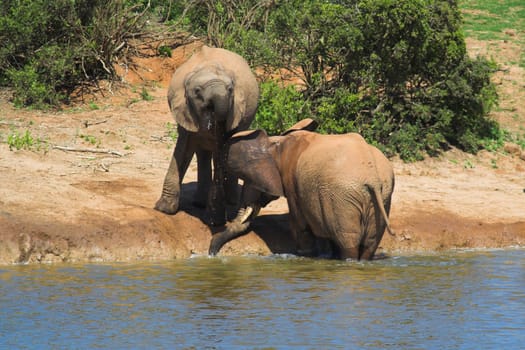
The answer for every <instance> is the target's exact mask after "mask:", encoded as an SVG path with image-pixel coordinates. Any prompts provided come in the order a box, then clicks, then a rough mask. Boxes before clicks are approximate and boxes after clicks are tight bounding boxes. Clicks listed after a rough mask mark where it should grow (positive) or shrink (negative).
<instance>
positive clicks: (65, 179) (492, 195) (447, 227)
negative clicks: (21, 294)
mask: <svg viewBox="0 0 525 350" xmlns="http://www.w3.org/2000/svg"><path fill="white" fill-rule="evenodd" d="M468 44H469V47H471V48H473V49H472V50H471V52H474V53H477V52H480V53H484V52H483V50H484V49H485V48H486V45H485V44H484V43H479V42H473V41H470V42H469V43H468ZM191 49H192V47H186V48H184V49H182V48H180V49H178V50H175V51H174V54H173V58H149V59H137V60H136V61H135V63H136V66H135V71H131V70H126V69H124V68H125V67H122V71H121V72H122V77H123V80H125V81H126V83H127V84H129V85H128V88H124V89H123V88H119V89H116V88H113V93H109V94H108V93H106V94H105V97H103V96H101V95H100V94H99V95H97V97H96V99H95V100H92V102H91V104H88V103H86V104H79V105H78V107H76V108H73V109H68V110H67V111H66V112H59V113H49V112H48V113H44V112H38V111H31V110H19V109H15V108H13V106H12V105H11V104H10V103H9V101H8V97H9V95H8V94H7V93H5V94H4V95H2V96H0V140H2V141H4V142H2V143H0V264H11V263H18V262H23V263H25V262H30V263H33V262H62V261H135V260H165V259H174V258H185V257H188V256H190V255H191V254H205V253H206V252H207V249H208V244H209V241H210V238H211V235H212V233H213V232H212V230H210V228H209V227H208V226H207V225H206V219H205V213H204V212H203V211H202V210H198V209H196V208H193V207H192V206H191V205H190V201H191V195H192V192H193V190H194V188H195V180H196V165H195V163H192V165H191V166H190V169H189V171H188V174H187V175H186V178H185V181H184V182H185V184H184V187H183V199H182V210H181V211H180V212H179V213H178V214H176V215H174V216H168V215H164V214H162V213H159V212H156V211H155V210H153V209H152V208H153V205H154V203H155V201H156V200H157V198H158V196H159V195H160V191H161V188H162V182H163V179H164V175H165V172H166V169H167V167H168V164H169V159H170V156H171V153H172V150H173V147H174V144H173V141H172V140H171V139H170V138H169V137H168V127H167V123H173V120H172V117H171V116H170V113H169V111H168V106H167V103H166V98H165V94H166V85H167V83H168V81H169V78H170V76H171V74H172V73H173V71H174V70H175V68H176V67H177V65H178V64H180V62H181V61H182V60H183V57H186V56H187V55H188V54H189V53H190V52H191ZM509 50H510V52H511V53H512V54H514V51H513V50H512V49H509ZM514 50H518V51H519V48H517V49H516V48H514ZM495 79H496V81H497V82H498V84H499V85H498V88H499V92H500V95H502V103H501V108H499V109H498V110H497V111H496V112H495V113H494V115H493V116H494V117H495V118H497V119H498V120H500V121H501V122H502V123H504V125H506V126H508V127H509V128H510V129H512V130H522V129H520V128H523V125H525V123H524V121H525V111H524V110H523V108H524V107H523V103H522V102H523V101H524V100H525V92H524V90H525V85H524V82H525V79H524V73H523V69H522V68H520V67H517V66H512V67H509V68H508V69H506V70H503V71H502V72H500V73H498V75H497V76H496V77H495ZM142 87H145V89H146V91H148V93H149V94H150V95H151V96H152V97H153V100H151V101H146V100H143V99H142V98H141V97H140V93H141V91H142ZM109 90H110V89H109V88H108V87H106V91H109ZM86 98H87V97H86ZM86 101H87V100H86ZM520 102H521V104H520ZM26 130H29V131H30V133H31V135H32V136H33V137H34V138H35V139H36V138H41V139H42V140H44V141H45V142H41V143H40V146H41V148H40V150H37V147H36V146H34V147H33V149H32V150H10V149H9V147H8V145H7V144H6V143H5V141H6V139H7V136H8V135H9V134H12V133H13V132H15V131H18V132H20V133H23V132H25V131H26ZM55 146H63V147H67V148H69V149H70V150H61V149H58V148H55ZM81 150H83V151H85V150H92V151H93V150H94V151H96V152H80V151H81ZM507 151H508V152H496V153H488V152H482V153H480V154H479V155H477V156H473V155H468V154H464V153H462V152H460V151H458V150H452V151H449V152H447V153H445V154H443V155H442V156H441V157H439V158H429V159H426V160H424V161H422V162H418V163H413V164H406V163H403V162H402V161H399V160H393V162H394V167H395V173H396V188H395V191H394V196H393V202H392V211H391V216H390V217H391V223H392V226H393V229H394V230H395V231H396V232H397V235H396V237H390V236H388V234H385V237H384V239H383V241H382V243H381V246H380V249H379V251H378V252H379V253H383V254H386V255H396V254H407V253H409V254H410V253H414V252H422V251H425V252H428V251H443V250H449V249H456V248H499V247H510V246H525V161H524V160H522V159H521V158H520V156H521V157H522V158H525V155H524V154H522V151H521V150H519V148H518V149H516V147H508V148H507ZM103 152H106V153H103ZM286 213H287V206H286V201H285V200H284V199H280V200H279V201H276V202H273V203H271V204H270V205H269V206H268V207H267V208H265V209H264V210H263V211H262V214H261V215H260V216H259V217H258V218H257V219H256V220H255V222H254V224H253V227H252V229H253V230H252V232H250V233H249V234H248V235H246V236H243V237H241V238H239V239H238V240H235V241H232V242H230V243H229V244H228V245H226V246H225V247H224V248H223V249H222V251H221V254H225V255H226V254H227V255H241V254H269V253H272V252H274V253H286V252H292V251H293V247H294V243H293V241H292V239H291V238H290V235H289V231H288V226H287V214H286ZM215 230H216V231H217V230H219V229H215Z"/></svg>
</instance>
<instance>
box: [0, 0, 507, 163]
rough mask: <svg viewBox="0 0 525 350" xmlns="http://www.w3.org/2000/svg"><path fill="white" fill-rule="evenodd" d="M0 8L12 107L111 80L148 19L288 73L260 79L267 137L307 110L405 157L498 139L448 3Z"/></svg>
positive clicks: (39, 1) (156, 2) (479, 67)
mask: <svg viewBox="0 0 525 350" xmlns="http://www.w3.org/2000/svg"><path fill="white" fill-rule="evenodd" d="M0 9H1V10H2V12H1V14H0V39H1V40H2V42H6V45H4V46H2V47H1V48H0V82H1V83H2V84H4V85H10V86H13V87H14V88H15V100H14V101H15V104H17V105H20V106H24V105H33V106H37V107H41V106H45V105H48V104H51V105H56V104H58V103H60V102H64V101H67V96H68V93H69V92H70V91H71V90H72V89H73V88H75V87H76V86H78V85H79V84H83V82H85V81H86V80H94V79H98V78H100V77H108V76H109V77H111V76H112V75H114V72H113V71H112V65H111V63H112V62H114V60H115V59H116V58H117V57H119V55H121V54H122V50H123V48H124V47H125V45H127V42H128V41H127V39H128V38H130V37H132V36H133V33H137V31H138V30H139V29H143V28H145V23H146V19H149V20H150V21H155V22H156V23H162V24H163V25H165V26H171V28H175V29H176V30H186V31H190V32H192V33H195V34H196V35H200V36H202V37H204V38H205V40H206V41H207V42H208V43H209V44H211V45H213V46H219V47H225V48H228V49H230V50H232V51H235V52H238V53H239V54H241V55H242V56H244V57H245V58H246V59H247V60H248V61H249V62H250V64H251V65H252V66H253V67H255V66H257V67H260V68H263V69H265V70H266V71H267V72H268V73H276V72H278V71H283V70H284V71H286V72H289V73H290V74H292V75H293V76H294V78H295V80H294V81H296V80H297V79H299V81H300V82H301V83H300V84H297V85H295V86H293V85H290V84H289V83H284V82H282V81H267V82H263V83H262V84H261V91H262V96H261V100H260V104H259V109H258V113H257V116H256V122H255V125H254V127H260V128H264V129H266V130H267V131H268V132H269V133H270V134H276V133H280V132H282V131H284V130H285V129H286V128H288V127H289V126H291V125H292V124H293V123H295V122H296V121H298V120H300V119H303V118H305V117H313V118H315V119H317V120H318V121H319V122H320V131H321V132H326V133H343V132H351V131H356V132H359V133H361V134H362V135H363V136H365V138H366V139H367V140H368V141H369V142H371V143H373V144H375V145H377V146H379V147H380V148H381V149H382V150H383V151H385V152H386V153H387V154H389V155H393V154H399V155H400V156H401V157H402V158H403V159H406V160H416V159H420V158H421V157H422V156H423V155H424V154H425V153H428V154H431V155H435V154H438V153H439V152H440V151H441V150H443V149H446V148H447V147H448V146H449V145H455V146H457V147H460V148H461V149H463V150H466V151H468V152H476V151H478V150H479V149H480V148H481V147H483V146H484V145H485V144H487V143H486V142H485V140H487V139H494V138H497V137H499V136H500V135H501V131H500V129H499V127H498V125H497V124H496V123H494V122H493V121H491V120H490V119H489V118H487V113H488V112H489V111H490V109H491V107H492V106H493V105H494V104H495V103H496V102H497V95H496V91H495V87H494V85H493V84H492V83H491V82H490V76H491V73H492V72H493V71H494V69H495V65H494V64H493V63H492V62H489V61H487V60H486V59H481V58H479V59H471V58H469V57H468V55H467V52H466V48H465V42H464V37H463V30H462V17H461V14H460V11H459V8H458V4H457V1H455V0H418V1H413V0H333V1H323V0H305V1H303V0H301V1H299V0H279V1H257V0H238V1H235V2H233V1H228V0H180V1H160V0H152V1H147V0H127V1H123V0H106V1H102V0H95V1H88V0H76V1H73V0H53V1H44V0H16V1H15V0H5V1H4V2H3V3H2V5H0ZM146 12H147V16H144V14H145V13H146ZM41 28H46V30H44V31H43V30H42V29H41ZM163 52H167V49H165V50H164V51H163ZM164 54H166V53H164ZM268 76H269V75H268Z"/></svg>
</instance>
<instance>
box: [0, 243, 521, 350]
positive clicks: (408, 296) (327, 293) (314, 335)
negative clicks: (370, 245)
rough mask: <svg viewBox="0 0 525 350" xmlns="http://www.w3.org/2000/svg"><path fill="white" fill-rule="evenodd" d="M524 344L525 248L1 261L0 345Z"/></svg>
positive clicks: (394, 346)
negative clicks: (339, 256)
mask: <svg viewBox="0 0 525 350" xmlns="http://www.w3.org/2000/svg"><path fill="white" fill-rule="evenodd" d="M524 343H525V251H524V250H499V251H484V252H458V253H455V254H450V255H445V256H412V257H399V258H390V259H385V260H378V261H373V262H365V263H358V262H342V261H327V260H312V259H303V258H295V257H286V256H273V257H266V258H260V257H245V258H207V257H197V258H193V259H188V260H183V261H174V262H169V263H158V264H116V265H48V266H46V265H44V266H41V265H37V266H9V267H5V266H4V267H0V348H2V349H3V348H11V349H35V348H38V349H45V348H52V349H59V348H81V349H93V348H95V349H96V348H103V349H109V348H134V349H140V348H148V349H151V348H160V349H166V348H178V349H179V348H180V349H184V348H195V349H202V348H209V349H214V348H217V349H229V348H232V347H238V348H249V349H253V348H257V349H262V348H265V349H268V348H270V349H271V348H275V349H282V348H288V347H297V348H307V349H318V348H341V349H349V348H350V349H351V348H364V349H385V348H391V349H432V348H435V349H445V348H447V349H478V348H484V349H490V348H503V347H506V348H509V349H515V348H520V347H523V344H524Z"/></svg>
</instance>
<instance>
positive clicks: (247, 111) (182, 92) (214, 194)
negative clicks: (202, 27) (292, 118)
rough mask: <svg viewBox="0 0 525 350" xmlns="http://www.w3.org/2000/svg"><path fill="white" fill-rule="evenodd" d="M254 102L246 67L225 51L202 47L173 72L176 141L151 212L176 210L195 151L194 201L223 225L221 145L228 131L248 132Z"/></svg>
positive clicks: (255, 94) (171, 100) (256, 92)
mask: <svg viewBox="0 0 525 350" xmlns="http://www.w3.org/2000/svg"><path fill="white" fill-rule="evenodd" d="M258 98H259V87H258V84H257V80H256V79H255V76H254V75H253V73H252V72H251V69H250V67H249V66H248V63H247V62H246V61H245V60H244V59H243V58H242V57H241V56H239V55H237V54H235V53H233V52H230V51H228V50H224V49H219V48H210V47H207V46H203V47H202V49H201V50H200V51H199V52H197V53H195V54H194V55H193V56H192V57H191V58H190V59H189V60H188V61H186V62H185V63H184V64H183V65H182V66H180V67H179V68H178V69H177V70H176V71H175V73H174V75H173V78H172V80H171V83H170V86H169V88H168V104H169V106H170V109H171V112H172V114H173V116H174V118H175V120H176V122H177V124H178V128H177V131H178V138H177V144H176V145H175V150H174V154H173V158H172V160H171V163H170V166H169V169H168V172H167V174H166V177H165V180H164V186H163V189H162V196H161V198H160V199H159V200H158V201H157V203H156V205H155V209H157V210H159V211H162V212H164V213H167V214H174V213H175V212H177V210H178V207H179V197H180V184H181V182H182V179H183V177H184V174H185V172H186V170H187V168H188V165H189V163H190V161H191V159H192V157H193V154H194V153H196V154H197V162H198V163H197V168H198V187H197V194H196V198H195V201H194V203H196V204H197V205H199V206H202V205H204V204H205V205H207V207H208V209H209V211H210V214H211V223H212V224H214V225H221V224H223V223H224V222H225V201H226V200H227V199H229V198H227V197H226V195H225V193H224V186H225V182H226V178H227V177H226V173H225V169H224V168H225V165H224V159H225V155H224V142H225V140H226V138H227V136H228V135H230V134H231V133H234V132H235V131H240V130H245V129H246V128H248V126H249V125H250V123H251V122H252V120H253V118H254V116H255V112H256V109H257V102H258ZM212 160H213V180H212V167H211V161H212ZM229 179H231V181H229V183H230V188H234V187H235V186H234V185H236V179H234V178H233V177H229ZM230 197H234V195H231V196H230ZM229 201H235V199H229Z"/></svg>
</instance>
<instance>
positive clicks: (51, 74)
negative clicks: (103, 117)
mask: <svg viewBox="0 0 525 350" xmlns="http://www.w3.org/2000/svg"><path fill="white" fill-rule="evenodd" d="M0 8H1V10H2V12H0V40H1V41H2V46H1V47H0V84H3V85H10V86H13V87H14V90H15V96H14V102H15V104H16V105H17V106H29V105H32V106H35V107H38V108H42V107H45V106H46V105H52V106H58V105H59V104H60V103H64V102H66V103H67V102H68V100H67V97H68V96H69V94H70V93H71V92H72V91H73V90H74V89H75V88H77V87H78V86H79V85H81V84H83V83H85V82H89V81H96V80H97V79H100V78H113V77H114V75H115V71H114V69H113V64H114V62H115V60H116V58H117V57H119V56H120V55H123V54H124V52H125V49H126V47H127V45H128V38H130V37H131V36H132V35H133V34H134V33H136V32H139V29H140V28H142V26H143V25H144V22H145V19H144V17H143V14H144V13H143V12H137V11H136V9H137V6H135V5H132V4H127V2H126V1H123V0H110V1H103V0H78V1H70V0H54V1H46V0H16V1H15V0H4V1H3V2H2V5H1V6H0Z"/></svg>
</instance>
